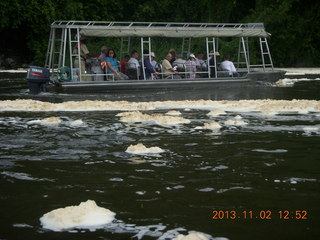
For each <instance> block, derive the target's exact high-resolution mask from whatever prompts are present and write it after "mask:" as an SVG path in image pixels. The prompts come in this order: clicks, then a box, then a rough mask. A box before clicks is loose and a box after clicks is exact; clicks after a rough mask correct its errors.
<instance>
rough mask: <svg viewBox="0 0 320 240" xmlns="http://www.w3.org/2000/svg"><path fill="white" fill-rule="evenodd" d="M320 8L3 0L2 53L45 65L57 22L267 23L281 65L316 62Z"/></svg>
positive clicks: (290, 0)
mask: <svg viewBox="0 0 320 240" xmlns="http://www.w3.org/2000/svg"><path fill="white" fill-rule="evenodd" d="M319 11H320V3H318V2H317V1H311V0H304V1H302V0H242V1H238V0H225V1H218V0H198V1H186V0H161V1H159V0H155V1H146V0H136V1H129V0H122V1H118V0H113V1H110V0H94V1H93V0H87V1H80V0H24V1H19V0H2V1H0V19H1V21H0V32H1V39H0V44H1V45H0V55H1V54H2V55H3V54H4V55H6V56H10V55H19V56H20V57H21V58H23V59H24V61H29V62H30V61H33V62H34V63H35V64H39V65H43V62H44V58H45V53H46V48H47V43H48V37H49V30H50V24H51V23H52V22H53V21H54V20H95V21H97V20H104V21H178V22H264V23H265V26H266V29H267V31H268V32H270V33H272V37H271V40H270V41H269V42H270V45H271V50H272V54H273V59H274V62H275V65H277V66H295V65H300V66H306V65H308V66H316V65H319V63H320V60H319V59H320V47H319V41H318V40H319V39H320V36H319V34H320V31H318V29H317V27H318V25H319V24H320V20H319V14H318V13H319ZM227 45H228V43H227V44H226V45H225V46H227ZM227 47H228V46H227ZM194 48H195V51H198V50H200V47H199V46H198V44H197V41H195V43H194Z"/></svg>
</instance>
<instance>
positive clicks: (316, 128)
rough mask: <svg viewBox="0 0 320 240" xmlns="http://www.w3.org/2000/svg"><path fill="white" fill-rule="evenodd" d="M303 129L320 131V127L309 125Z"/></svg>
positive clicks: (311, 131)
mask: <svg viewBox="0 0 320 240" xmlns="http://www.w3.org/2000/svg"><path fill="white" fill-rule="evenodd" d="M302 130H303V131H305V132H309V133H317V132H320V127H317V126H307V127H303V128H302Z"/></svg>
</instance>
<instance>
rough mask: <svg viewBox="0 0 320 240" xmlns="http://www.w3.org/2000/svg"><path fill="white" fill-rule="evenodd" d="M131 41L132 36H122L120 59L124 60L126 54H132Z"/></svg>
mask: <svg viewBox="0 0 320 240" xmlns="http://www.w3.org/2000/svg"><path fill="white" fill-rule="evenodd" d="M130 43H131V38H130V37H122V38H121V46H120V60H123V59H124V56H125V55H126V54H128V55H130Z"/></svg>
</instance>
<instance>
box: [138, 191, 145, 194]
mask: <svg viewBox="0 0 320 240" xmlns="http://www.w3.org/2000/svg"><path fill="white" fill-rule="evenodd" d="M136 194H137V195H145V194H146V191H136Z"/></svg>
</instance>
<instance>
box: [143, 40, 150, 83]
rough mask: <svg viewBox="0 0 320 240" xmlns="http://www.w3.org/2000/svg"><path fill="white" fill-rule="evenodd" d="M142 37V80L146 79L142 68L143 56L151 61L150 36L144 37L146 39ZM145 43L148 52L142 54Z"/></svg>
mask: <svg viewBox="0 0 320 240" xmlns="http://www.w3.org/2000/svg"><path fill="white" fill-rule="evenodd" d="M144 39H145V38H144V37H141V56H142V61H141V69H142V74H143V80H146V71H145V68H144V58H145V57H146V56H148V57H149V60H150V62H151V38H150V37H146V40H144ZM145 44H147V47H146V49H148V54H144V45H145Z"/></svg>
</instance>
